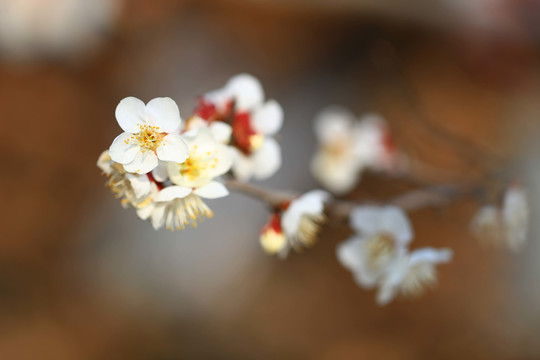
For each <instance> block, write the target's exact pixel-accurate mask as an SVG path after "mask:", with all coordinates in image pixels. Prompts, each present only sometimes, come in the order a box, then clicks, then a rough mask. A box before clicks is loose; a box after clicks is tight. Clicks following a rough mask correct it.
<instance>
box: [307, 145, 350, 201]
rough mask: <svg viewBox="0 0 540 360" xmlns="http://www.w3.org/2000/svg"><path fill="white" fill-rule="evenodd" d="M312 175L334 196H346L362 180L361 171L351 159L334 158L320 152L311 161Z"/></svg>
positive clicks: (324, 152) (329, 154)
mask: <svg viewBox="0 0 540 360" xmlns="http://www.w3.org/2000/svg"><path fill="white" fill-rule="evenodd" d="M310 170H311V173H312V174H313V176H314V177H315V178H316V179H317V180H318V181H319V182H320V183H321V184H322V185H323V186H324V187H325V188H327V189H328V190H330V191H331V192H332V193H334V194H339V195H341V194H345V193H347V192H349V191H350V190H352V189H353V188H354V186H355V185H356V183H357V182H358V180H359V179H360V175H361V172H360V169H359V168H358V167H357V166H355V164H354V161H353V159H351V158H349V157H342V156H333V155H332V154H331V153H328V152H326V151H318V152H317V153H316V154H315V156H314V157H313V159H312V160H311V167H310Z"/></svg>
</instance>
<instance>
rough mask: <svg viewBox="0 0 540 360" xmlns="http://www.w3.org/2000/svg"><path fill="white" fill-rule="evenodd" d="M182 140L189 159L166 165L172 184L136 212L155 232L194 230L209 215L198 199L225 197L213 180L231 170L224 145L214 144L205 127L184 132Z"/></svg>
mask: <svg viewBox="0 0 540 360" xmlns="http://www.w3.org/2000/svg"><path fill="white" fill-rule="evenodd" d="M183 138H184V139H185V140H186V142H187V145H188V148H189V157H188V158H187V160H186V161H185V162H183V163H174V162H168V163H167V172H168V178H169V179H170V181H171V182H172V183H173V184H174V185H172V186H167V187H165V188H164V189H162V190H160V191H159V193H158V194H157V195H156V196H155V201H153V202H151V203H149V204H148V205H147V206H146V207H144V208H142V209H140V210H139V211H138V212H137V213H138V215H139V217H140V218H142V219H148V218H151V221H152V225H153V226H154V228H155V229H159V228H161V227H162V226H165V227H166V228H167V229H169V230H181V229H184V228H185V227H186V226H193V227H196V226H197V222H198V221H201V220H202V219H204V218H205V217H212V216H213V212H212V211H211V210H210V209H209V208H208V206H207V205H206V204H205V203H204V202H203V201H202V199H201V198H206V199H217V198H221V197H224V196H226V195H228V194H229V191H228V190H227V188H226V187H225V186H224V185H223V184H222V183H220V182H218V181H215V178H216V177H219V176H221V175H223V174H224V173H226V172H227V171H229V169H230V168H231V165H232V160H231V156H230V153H229V151H228V148H227V146H225V145H223V144H222V143H220V142H218V141H217V140H216V139H215V138H214V137H213V136H212V134H211V132H210V130H209V129H207V128H199V129H198V130H193V131H190V132H187V133H185V134H184V135H183Z"/></svg>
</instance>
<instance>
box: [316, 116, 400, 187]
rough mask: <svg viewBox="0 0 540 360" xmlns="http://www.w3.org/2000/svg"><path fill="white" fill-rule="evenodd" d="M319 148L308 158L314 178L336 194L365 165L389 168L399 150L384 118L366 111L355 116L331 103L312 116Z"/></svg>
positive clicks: (352, 181)
mask: <svg viewBox="0 0 540 360" xmlns="http://www.w3.org/2000/svg"><path fill="white" fill-rule="evenodd" d="M315 135H316V136H317V139H318V141H319V144H320V146H319V149H318V150H317V152H316V153H315V155H314V157H313V159H312V162H311V172H312V174H313V176H315V178H316V179H317V180H319V181H320V182H321V184H323V185H324V186H325V187H326V188H327V189H329V190H330V191H332V192H333V193H335V194H343V193H346V192H348V191H350V190H351V189H352V188H353V187H354V186H355V185H356V183H357V182H358V181H359V180H360V176H361V173H362V171H363V170H364V169H367V168H369V169H373V170H390V169H393V168H395V167H396V166H397V159H398V156H397V155H398V154H397V151H396V148H395V145H394V142H393V140H392V137H391V136H390V132H389V129H388V126H387V125H386V123H385V121H384V119H383V118H381V117H380V116H378V115H375V114H368V115H365V116H363V117H362V118H361V119H357V118H356V117H355V116H354V115H353V114H352V113H351V112H349V111H348V110H346V109H344V108H342V107H339V106H331V107H328V108H326V109H324V110H322V111H321V112H320V113H319V114H318V115H317V117H316V119H315Z"/></svg>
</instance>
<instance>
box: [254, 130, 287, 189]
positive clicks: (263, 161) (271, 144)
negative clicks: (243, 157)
mask: <svg viewBox="0 0 540 360" xmlns="http://www.w3.org/2000/svg"><path fill="white" fill-rule="evenodd" d="M252 157H253V163H254V166H255V168H254V169H253V177H254V178H255V179H257V180H264V179H267V178H269V177H270V176H272V175H274V174H275V173H276V171H277V170H278V169H279V168H280V167H281V148H280V146H279V144H278V142H277V141H276V140H274V139H272V138H265V139H264V142H263V144H262V145H261V147H260V148H259V150H257V151H256V152H255V153H254V154H253V155H252Z"/></svg>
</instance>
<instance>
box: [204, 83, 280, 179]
mask: <svg viewBox="0 0 540 360" xmlns="http://www.w3.org/2000/svg"><path fill="white" fill-rule="evenodd" d="M195 114H196V116H197V117H198V118H200V119H203V120H205V121H207V122H208V123H209V124H210V125H211V124H212V123H214V122H228V123H230V124H231V127H232V136H231V139H230V144H231V146H232V151H233V153H234V158H233V161H234V162H233V168H232V170H233V174H234V176H235V177H236V178H238V179H239V180H241V181H248V180H250V179H251V178H255V179H259V180H261V179H266V178H268V177H270V176H272V175H273V174H274V173H275V172H276V171H277V170H278V169H279V167H280V166H281V149H280V146H279V144H278V143H277V141H275V140H274V138H273V136H274V135H275V134H276V133H277V132H278V131H279V130H280V129H281V126H282V123H283V109H282V108H281V106H280V105H279V104H278V103H277V102H276V101H275V100H268V101H267V102H264V91H263V89H262V86H261V84H260V82H259V81H258V80H257V79H256V78H255V77H253V76H251V75H248V74H240V75H237V76H234V77H233V78H231V79H230V80H229V81H228V82H227V84H226V85H225V87H223V88H222V89H219V90H215V91H212V92H210V93H207V94H206V95H204V96H203V97H202V99H201V100H200V103H199V107H198V108H197V109H196V111H195ZM220 138H221V136H220ZM223 138H225V137H223Z"/></svg>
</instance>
